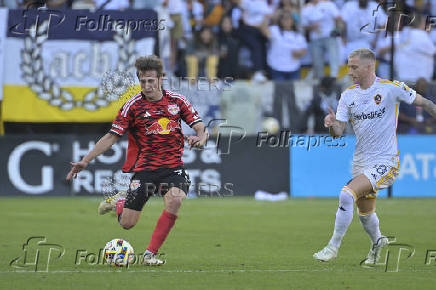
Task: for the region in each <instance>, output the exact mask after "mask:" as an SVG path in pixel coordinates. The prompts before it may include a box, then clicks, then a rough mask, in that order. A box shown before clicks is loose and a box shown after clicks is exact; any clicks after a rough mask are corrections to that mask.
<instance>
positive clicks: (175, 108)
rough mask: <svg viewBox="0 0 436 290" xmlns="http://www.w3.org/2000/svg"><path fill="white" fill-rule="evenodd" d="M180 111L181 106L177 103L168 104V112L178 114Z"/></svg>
mask: <svg viewBox="0 0 436 290" xmlns="http://www.w3.org/2000/svg"><path fill="white" fill-rule="evenodd" d="M179 111H180V109H179V106H177V105H168V112H169V113H170V114H171V115H176V114H177V113H178V112H179Z"/></svg>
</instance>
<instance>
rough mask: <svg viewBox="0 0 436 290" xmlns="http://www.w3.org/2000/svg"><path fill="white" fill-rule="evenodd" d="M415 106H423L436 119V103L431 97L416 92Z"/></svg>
mask: <svg viewBox="0 0 436 290" xmlns="http://www.w3.org/2000/svg"><path fill="white" fill-rule="evenodd" d="M413 104H414V105H415V106H421V107H423V108H424V110H426V111H427V112H428V113H429V114H430V115H432V117H433V118H435V119H436V104H435V103H433V102H432V101H430V100H429V99H426V98H424V97H423V96H421V95H420V94H416V98H415V100H414V101H413Z"/></svg>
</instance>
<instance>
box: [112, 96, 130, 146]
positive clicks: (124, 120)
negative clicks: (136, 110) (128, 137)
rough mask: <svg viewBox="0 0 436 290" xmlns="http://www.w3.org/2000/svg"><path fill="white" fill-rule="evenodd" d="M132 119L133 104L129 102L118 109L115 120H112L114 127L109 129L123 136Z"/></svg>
mask: <svg viewBox="0 0 436 290" xmlns="http://www.w3.org/2000/svg"><path fill="white" fill-rule="evenodd" d="M131 119H132V112H131V106H129V102H127V103H126V104H124V106H123V107H121V109H120V110H119V111H118V115H117V116H116V117H115V120H114V121H113V122H112V128H111V129H110V130H109V133H110V134H114V135H117V136H120V137H121V136H123V135H124V134H125V133H126V132H127V130H128V128H129V124H130V122H131Z"/></svg>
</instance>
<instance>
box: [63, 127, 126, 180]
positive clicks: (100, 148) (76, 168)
mask: <svg viewBox="0 0 436 290" xmlns="http://www.w3.org/2000/svg"><path fill="white" fill-rule="evenodd" d="M119 138H120V137H118V136H116V135H113V134H110V133H107V134H106V135H104V136H103V137H101V139H100V140H98V142H97V144H95V146H94V148H93V149H92V150H91V151H89V153H88V154H86V155H85V156H84V157H83V158H82V160H81V161H79V162H70V164H71V165H72V166H73V168H71V170H70V172H69V173H68V175H67V180H71V179H72V178H76V177H77V173H79V172H80V171H82V170H83V169H85V168H86V167H87V166H88V164H89V162H91V161H92V160H94V158H95V157H97V156H98V155H100V154H102V153H103V152H105V151H106V150H108V149H109V148H111V147H112V145H114V144H115V143H116V142H117V141H118V139H119Z"/></svg>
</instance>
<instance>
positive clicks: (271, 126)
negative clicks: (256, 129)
mask: <svg viewBox="0 0 436 290" xmlns="http://www.w3.org/2000/svg"><path fill="white" fill-rule="evenodd" d="M262 129H263V130H264V131H266V132H268V134H276V133H277V132H278V131H279V129H280V124H279V121H277V119H276V118H273V117H267V118H265V119H263V122H262Z"/></svg>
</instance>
